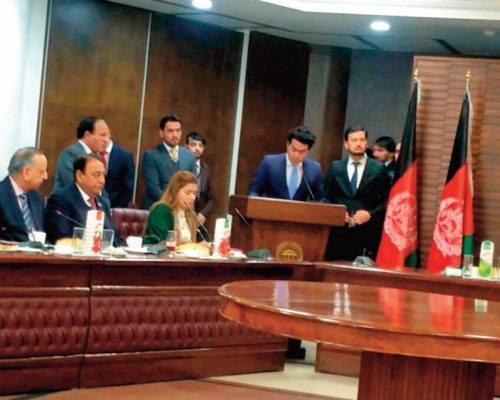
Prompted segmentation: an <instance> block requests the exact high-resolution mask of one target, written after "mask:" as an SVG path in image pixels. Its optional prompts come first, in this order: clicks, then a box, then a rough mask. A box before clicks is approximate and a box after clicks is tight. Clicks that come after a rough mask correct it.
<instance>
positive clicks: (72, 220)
mask: <svg viewBox="0 0 500 400" xmlns="http://www.w3.org/2000/svg"><path fill="white" fill-rule="evenodd" d="M55 213H56V214H57V215H60V216H61V217H63V218H66V219H67V220H68V221H71V222H73V223H74V224H77V225H78V226H79V227H80V228H85V225H83V224H82V223H81V222H79V221H77V220H76V219H73V218H71V217H68V216H67V215H66V214H64V213H63V212H61V211H59V210H55Z"/></svg>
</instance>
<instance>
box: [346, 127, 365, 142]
mask: <svg viewBox="0 0 500 400" xmlns="http://www.w3.org/2000/svg"><path fill="white" fill-rule="evenodd" d="M358 131H362V132H364V133H365V138H366V139H368V131H367V130H366V128H365V127H364V126H363V125H352V126H350V127H349V128H347V129H346V130H345V132H344V141H346V142H347V138H348V137H349V134H351V133H353V132H358Z"/></svg>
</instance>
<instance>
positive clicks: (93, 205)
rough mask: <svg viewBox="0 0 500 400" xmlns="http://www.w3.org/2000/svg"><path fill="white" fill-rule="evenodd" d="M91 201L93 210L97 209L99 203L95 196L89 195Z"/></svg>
mask: <svg viewBox="0 0 500 400" xmlns="http://www.w3.org/2000/svg"><path fill="white" fill-rule="evenodd" d="M89 203H90V207H91V208H92V210H97V204H96V203H95V199H94V198H93V197H89Z"/></svg>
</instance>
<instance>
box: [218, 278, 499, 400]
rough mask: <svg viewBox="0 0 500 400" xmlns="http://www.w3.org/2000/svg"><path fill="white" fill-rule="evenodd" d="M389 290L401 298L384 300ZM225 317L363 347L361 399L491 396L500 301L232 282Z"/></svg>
mask: <svg viewBox="0 0 500 400" xmlns="http://www.w3.org/2000/svg"><path fill="white" fill-rule="evenodd" d="M387 289H389V290H390V291H392V293H393V295H395V296H396V297H397V298H398V302H397V305H395V306H394V307H393V308H392V309H390V313H389V314H388V310H387V309H386V308H384V306H383V305H382V304H383V302H382V303H381V301H380V300H381V299H383V298H384V297H385V296H386V294H385V291H386V290H387ZM219 294H220V295H221V296H222V300H221V312H222V314H223V315H224V316H225V317H226V318H228V319H231V320H233V321H237V322H240V323H243V324H245V325H248V326H251V327H254V328H257V329H260V330H262V331H264V332H268V333H274V334H279V335H284V336H288V337H294V338H300V339H306V340H313V341H317V342H322V343H335V344H338V345H343V346H349V347H352V348H358V349H361V350H363V353H362V364H361V373H360V381H359V391H358V399H363V400H364V399H370V400H382V399H384V400H386V399H387V400H389V399H390V400H393V399H405V400H408V399H410V400H412V399H432V400H437V399H439V400H443V399H453V400H465V399H467V400H483V399H492V398H493V385H494V376H495V364H496V363H500V324H499V323H498V321H500V303H499V302H496V301H487V300H482V301H480V302H478V301H477V299H474V298H465V297H458V296H450V295H443V294H436V293H424V292H417V291H411V290H405V289H396V288H380V287H371V286H362V285H354V284H332V283H317V282H298V281H253V282H245V281H243V282H234V283H229V284H226V285H224V286H223V287H222V288H220V289H219Z"/></svg>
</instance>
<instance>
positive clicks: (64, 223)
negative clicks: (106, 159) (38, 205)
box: [44, 154, 123, 246]
mask: <svg viewBox="0 0 500 400" xmlns="http://www.w3.org/2000/svg"><path fill="white" fill-rule="evenodd" d="M73 176H74V180H73V183H72V184H70V185H67V186H65V187H64V188H62V189H60V190H57V191H55V192H53V193H51V195H50V196H49V198H48V200H47V207H46V208H45V221H44V222H45V231H46V232H47V238H48V240H49V241H50V242H51V243H55V242H56V241H57V240H58V239H61V238H65V237H72V236H73V228H74V227H85V224H86V222H87V212H88V211H89V210H92V209H98V210H102V211H104V215H105V219H104V229H113V230H114V231H115V238H114V243H113V244H114V245H115V246H118V245H121V244H123V240H122V238H121V237H120V236H119V234H118V232H117V230H116V227H115V225H114V223H113V220H112V219H111V210H110V207H109V200H108V199H106V198H105V197H103V196H101V191H102V189H103V187H104V183H105V171H104V164H103V162H102V160H101V159H99V158H98V157H97V156H95V155H93V154H89V155H86V156H83V157H80V158H77V159H76V161H75V162H74V166H73Z"/></svg>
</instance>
